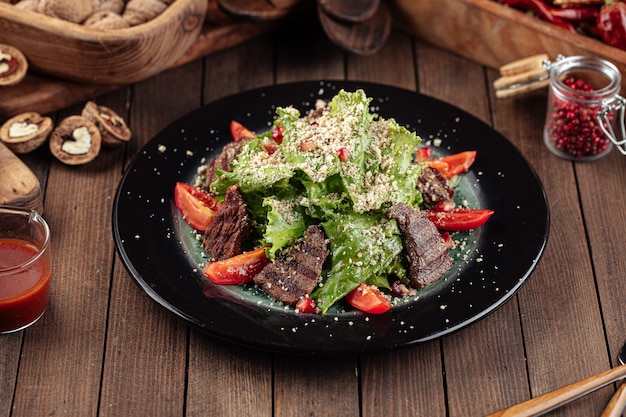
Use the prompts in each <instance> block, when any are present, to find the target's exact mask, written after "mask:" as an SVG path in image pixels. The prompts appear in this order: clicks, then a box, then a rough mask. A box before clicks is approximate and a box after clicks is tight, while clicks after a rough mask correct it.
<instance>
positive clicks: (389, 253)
mask: <svg viewBox="0 0 626 417" xmlns="http://www.w3.org/2000/svg"><path fill="white" fill-rule="evenodd" d="M322 227H323V228H324V232H325V233H326V236H327V237H328V239H329V240H330V256H331V257H332V266H331V268H330V270H329V271H328V273H327V274H326V276H325V279H324V281H323V285H321V286H320V287H318V288H317V289H316V290H315V291H314V292H313V293H312V294H311V296H312V297H313V298H314V299H315V300H316V302H317V305H318V307H319V308H320V310H321V311H322V313H326V311H328V308H330V306H332V305H333V304H334V303H335V302H337V301H338V300H340V299H342V298H343V297H345V295H346V294H348V293H349V292H350V291H352V290H353V289H355V288H356V287H358V286H359V284H361V283H362V282H370V283H372V282H373V283H376V284H377V285H379V286H385V287H389V284H388V283H386V280H387V276H388V274H389V273H390V272H393V271H396V269H397V268H398V267H399V265H400V263H398V262H397V260H398V259H399V257H400V256H401V254H402V249H403V246H402V240H401V237H400V230H399V229H398V225H397V223H396V222H395V221H394V220H388V219H386V218H385V217H383V216H382V214H379V215H366V214H359V213H350V214H341V215H338V216H336V217H335V218H333V219H332V220H328V221H326V222H323V223H322Z"/></svg>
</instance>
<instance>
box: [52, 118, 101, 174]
mask: <svg viewBox="0 0 626 417" xmlns="http://www.w3.org/2000/svg"><path fill="white" fill-rule="evenodd" d="M100 143H101V137H100V131H99V130H98V128H97V127H96V125H95V124H93V123H92V122H91V121H90V120H88V119H86V118H84V117H82V116H69V117H66V118H65V119H63V120H62V121H61V123H59V125H58V126H57V127H56V129H54V131H52V135H51V136H50V152H52V154H53V155H54V156H55V157H56V158H57V159H58V160H59V161H61V162H63V163H64V164H67V165H82V164H86V163H87V162H90V161H92V160H93V159H94V158H95V157H96V156H98V154H99V153H100Z"/></svg>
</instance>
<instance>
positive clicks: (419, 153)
mask: <svg viewBox="0 0 626 417" xmlns="http://www.w3.org/2000/svg"><path fill="white" fill-rule="evenodd" d="M432 157H433V149H432V148H429V147H428V146H422V147H421V148H417V150H416V151H415V162H424V161H428V160H429V159H430V158H432Z"/></svg>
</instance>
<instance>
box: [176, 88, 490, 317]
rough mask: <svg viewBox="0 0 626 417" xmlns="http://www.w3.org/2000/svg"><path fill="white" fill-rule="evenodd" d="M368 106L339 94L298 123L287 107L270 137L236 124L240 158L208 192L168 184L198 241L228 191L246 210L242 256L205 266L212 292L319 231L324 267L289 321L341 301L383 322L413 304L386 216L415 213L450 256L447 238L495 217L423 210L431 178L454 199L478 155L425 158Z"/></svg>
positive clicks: (409, 136) (446, 204)
mask: <svg viewBox="0 0 626 417" xmlns="http://www.w3.org/2000/svg"><path fill="white" fill-rule="evenodd" d="M370 102H371V98H369V97H367V96H366V94H365V92H364V91H362V90H356V91H354V92H348V91H344V90H341V91H340V92H339V93H338V94H337V95H336V96H335V97H333V98H332V99H331V100H330V101H329V102H328V103H325V102H320V103H317V104H316V109H315V110H314V111H312V112H310V113H309V114H306V115H302V114H301V113H300V112H299V111H298V110H297V109H296V108H294V107H292V106H290V107H279V108H277V110H276V117H275V119H274V120H273V123H272V127H271V128H270V129H268V130H267V131H265V132H262V133H260V134H258V135H257V134H255V133H253V132H251V131H250V130H249V129H247V128H246V127H245V126H243V125H241V124H240V123H238V122H236V121H233V122H232V123H231V133H232V135H233V141H234V144H236V145H237V152H236V155H235V156H234V157H233V158H231V159H230V160H229V161H228V166H227V167H221V168H219V167H218V168H217V169H215V172H214V173H213V174H214V176H213V177H210V176H208V175H207V178H212V179H211V180H209V181H210V183H205V184H200V185H191V184H186V183H182V182H180V183H177V184H176V189H175V202H176V206H177V207H178V209H179V211H180V213H181V215H182V216H183V218H184V219H185V220H186V221H187V223H189V225H190V226H192V227H193V228H194V229H197V230H199V231H202V232H205V233H206V234H208V233H209V229H211V227H212V224H214V222H218V221H221V220H222V219H220V220H216V219H219V218H220V210H222V209H223V208H224V207H225V201H224V199H225V197H227V195H228V193H229V192H230V191H232V190H233V189H236V191H237V192H238V193H239V194H240V196H241V197H242V199H243V201H244V202H245V206H246V211H247V215H249V217H250V222H249V223H250V227H251V234H250V239H245V243H244V246H245V247H244V248H243V250H242V251H241V252H242V253H240V254H237V255H234V256H229V257H227V258H226V259H217V260H216V259H212V260H211V261H209V262H208V263H207V264H206V265H205V266H204V273H205V274H206V275H207V276H208V277H209V279H211V281H213V282H214V283H218V284H227V285H233V284H247V283H253V282H254V279H255V277H257V276H258V275H259V274H261V272H262V271H263V270H264V268H266V267H268V266H269V265H272V264H273V263H276V262H279V261H280V260H281V259H284V258H285V256H286V254H289V253H290V252H289V251H290V250H292V248H293V247H294V245H297V244H298V242H300V241H301V240H302V239H303V235H305V233H306V232H307V230H309V228H310V227H311V226H315V227H319V228H321V230H322V231H323V235H324V236H325V242H326V245H327V247H328V256H327V258H326V259H325V260H322V262H323V268H322V270H321V272H320V274H319V277H318V278H317V279H316V285H315V288H314V289H313V290H312V291H311V292H310V293H307V294H304V295H303V296H302V297H301V298H300V299H299V300H298V302H297V303H296V309H297V311H300V312H320V313H322V314H324V313H326V312H327V311H328V309H329V308H330V307H331V306H333V305H334V304H336V303H338V302H342V301H341V300H345V301H347V302H348V303H349V304H350V305H352V306H353V307H356V308H358V309H361V310H364V311H367V312H370V313H383V312H385V311H388V310H389V309H390V308H391V303H390V300H389V299H390V294H391V292H393V293H395V294H397V295H408V294H412V293H415V289H414V288H412V287H414V286H415V285H414V282H413V281H412V279H411V277H410V276H409V271H408V270H407V254H406V252H407V248H406V247H405V246H406V242H405V239H406V233H405V231H404V230H401V227H400V225H399V222H398V221H397V220H396V219H394V218H393V217H391V216H389V211H390V209H392V208H393V207H396V206H398V205H402V206H403V207H404V206H408V207H409V208H410V209H411V210H412V211H415V212H416V213H418V214H419V213H420V212H421V213H422V214H423V215H424V216H425V217H427V218H428V220H429V222H432V224H433V225H434V226H435V227H436V229H438V230H439V231H440V234H439V232H438V233H437V238H438V239H439V238H440V239H441V240H442V242H444V243H445V245H446V246H447V247H451V246H452V245H454V242H453V241H452V239H450V235H449V232H456V231H463V230H469V229H472V228H476V227H480V226H481V225H482V224H484V223H485V222H486V221H487V219H488V218H489V217H490V216H491V214H493V212H492V211H491V210H485V209H469V208H461V207H455V205H454V202H453V200H452V199H450V198H445V199H442V200H441V201H433V200H432V199H430V198H426V199H425V198H424V197H425V196H424V195H423V193H422V192H421V191H420V187H419V186H418V184H419V183H420V179H421V178H422V177H423V174H424V172H425V171H426V170H427V169H428V170H431V171H436V172H437V176H439V177H440V178H444V180H443V181H444V182H445V183H446V187H450V188H453V186H454V184H455V181H457V178H458V177H459V175H461V174H463V173H464V172H466V171H467V170H468V169H469V167H470V166H471V164H472V163H473V162H474V159H475V158H476V152H473V151H467V152H461V153H459V154H455V155H450V156H446V157H442V158H433V155H432V148H429V147H423V146H421V142H422V141H421V138H420V137H419V136H418V135H416V134H415V133H414V132H411V131H409V130H408V129H406V128H405V127H403V126H400V125H399V124H398V123H397V122H396V121H395V120H394V119H385V118H382V117H379V116H377V115H376V114H375V113H372V112H371V110H370ZM213 179H215V180H213ZM222 218H224V216H222ZM205 236H206V235H205ZM207 251H208V252H209V256H212V254H211V249H210V248H208V250H207ZM281 257H282V258H281Z"/></svg>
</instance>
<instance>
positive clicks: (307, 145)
mask: <svg viewBox="0 0 626 417" xmlns="http://www.w3.org/2000/svg"><path fill="white" fill-rule="evenodd" d="M315 149H317V143H315V142H313V141H312V140H304V141H302V142H301V143H300V150H301V151H302V152H309V151H313V150H315Z"/></svg>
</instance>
